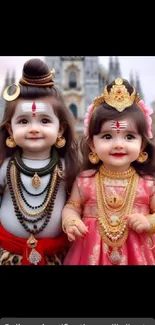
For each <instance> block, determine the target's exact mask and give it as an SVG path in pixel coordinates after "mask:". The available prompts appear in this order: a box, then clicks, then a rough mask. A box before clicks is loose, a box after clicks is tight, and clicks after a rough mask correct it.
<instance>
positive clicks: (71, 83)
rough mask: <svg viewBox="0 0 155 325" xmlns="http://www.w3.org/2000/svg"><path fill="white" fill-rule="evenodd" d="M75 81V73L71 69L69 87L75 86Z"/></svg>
mask: <svg viewBox="0 0 155 325" xmlns="http://www.w3.org/2000/svg"><path fill="white" fill-rule="evenodd" d="M76 86H77V81H76V73H75V72H74V71H71V72H70V74H69V88H76Z"/></svg>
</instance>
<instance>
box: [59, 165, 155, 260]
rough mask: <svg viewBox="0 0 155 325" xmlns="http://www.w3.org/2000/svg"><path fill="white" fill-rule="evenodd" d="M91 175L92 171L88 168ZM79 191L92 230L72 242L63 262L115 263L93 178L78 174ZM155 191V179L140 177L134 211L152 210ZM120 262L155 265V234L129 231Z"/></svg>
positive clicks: (144, 211)
mask: <svg viewBox="0 0 155 325" xmlns="http://www.w3.org/2000/svg"><path fill="white" fill-rule="evenodd" d="M82 174H83V175H90V174H92V171H90V170H89V171H85V172H83V173H82ZM77 184H78V187H79V192H80V195H81V198H82V200H83V203H84V211H83V219H82V220H83V222H84V223H85V225H86V226H87V227H88V229H89V232H88V235H86V236H85V237H84V238H80V237H78V238H77V240H76V241H75V242H73V244H72V246H71V248H70V250H69V252H68V254H67V256H66V258H65V261H64V265H112V263H111V262H110V260H109V257H108V246H107V245H106V244H105V243H104V242H103V240H102V239H101V236H100V234H99V231H98V222H97V202H96V192H95V180H94V176H93V177H85V178H83V177H80V176H79V177H77ZM112 187H113V186H112V185H107V186H106V191H107V192H108V193H110V192H111V191H112ZM124 188H125V187H124V186H123V184H122V185H120V184H119V186H118V185H117V186H115V191H117V193H118V192H119V194H120V193H121V192H122V193H123V191H124ZM154 192H155V186H154V181H153V180H151V179H150V178H147V179H143V178H139V183H138V188H137V193H136V198H135V201H134V206H133V211H132V213H133V212H139V213H143V214H144V215H147V214H149V213H150V208H149V200H150V197H151V196H152V195H153V194H154ZM121 255H122V259H121V262H120V265H155V235H153V236H149V235H147V234H146V233H143V234H140V235H139V234H137V233H136V232H134V231H132V230H130V231H129V235H128V239H127V241H126V243H125V244H124V245H123V246H122V248H121Z"/></svg>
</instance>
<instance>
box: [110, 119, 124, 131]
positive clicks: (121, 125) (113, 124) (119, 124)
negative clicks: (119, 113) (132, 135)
mask: <svg viewBox="0 0 155 325" xmlns="http://www.w3.org/2000/svg"><path fill="white" fill-rule="evenodd" d="M110 126H111V128H112V129H114V130H117V129H126V128H127V122H126V121H120V122H118V121H112V122H111V123H110Z"/></svg>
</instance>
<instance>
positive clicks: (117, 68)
mask: <svg viewBox="0 0 155 325" xmlns="http://www.w3.org/2000/svg"><path fill="white" fill-rule="evenodd" d="M114 75H115V78H118V77H121V71H120V64H119V61H118V57H117V56H116V59H115V69H114Z"/></svg>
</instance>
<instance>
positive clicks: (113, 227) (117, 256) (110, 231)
mask: <svg viewBox="0 0 155 325" xmlns="http://www.w3.org/2000/svg"><path fill="white" fill-rule="evenodd" d="M105 178H106V179H107V178H111V179H114V180H117V179H121V180H124V179H127V180H128V182H127V185H126V188H125V194H124V197H123V198H122V196H121V195H120V196H119V195H117V194H116V192H115V194H113V195H111V197H110V199H109V197H108V196H107V193H106V190H105V185H104V179H105ZM138 180H139V176H138V175H137V174H136V171H135V169H134V168H133V167H130V168H129V169H128V170H127V171H125V172H123V173H113V172H110V171H108V170H106V169H105V167H104V166H103V165H102V166H101V167H100V169H99V172H98V173H97V174H96V175H95V185H96V195H97V205H98V226H99V232H100V235H101V237H102V239H103V240H104V241H105V243H106V244H107V245H108V246H109V259H110V261H111V263H113V264H119V263H120V261H121V247H122V245H123V244H124V243H125V242H126V239H127V237H128V227H127V221H126V220H125V219H124V217H125V216H128V215H130V214H131V211H132V208H133V204H134V200H135V197H136V191H137V185H138Z"/></svg>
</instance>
